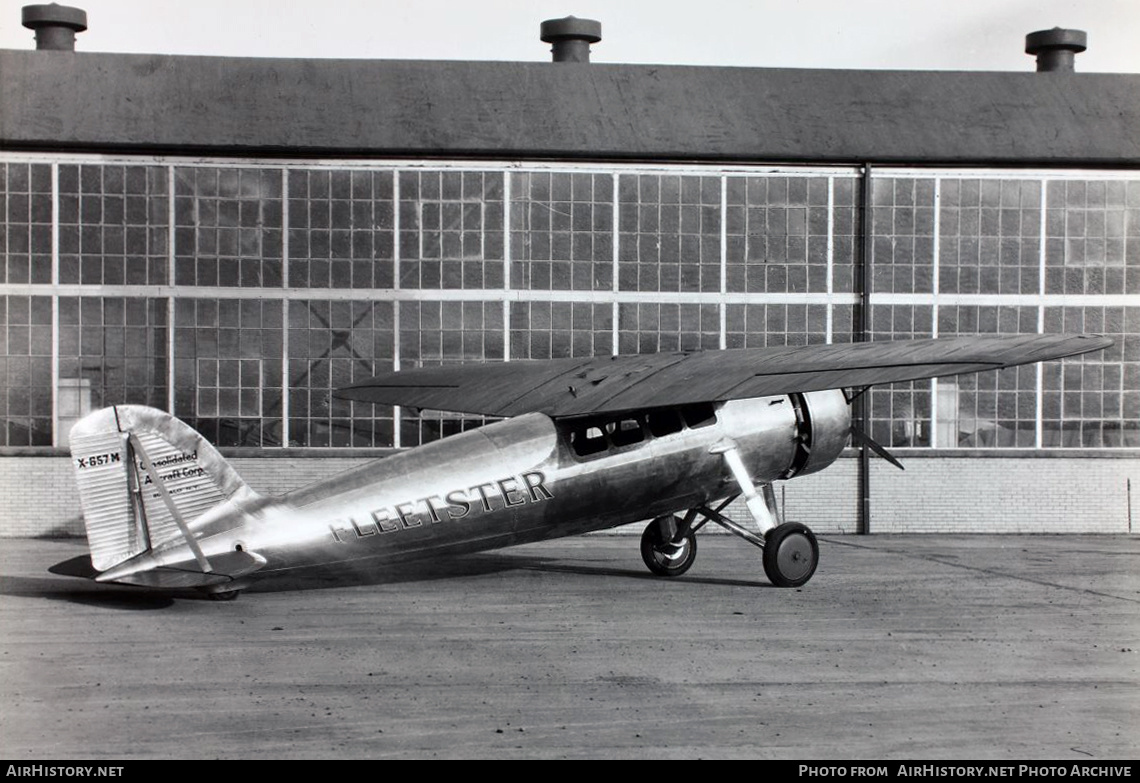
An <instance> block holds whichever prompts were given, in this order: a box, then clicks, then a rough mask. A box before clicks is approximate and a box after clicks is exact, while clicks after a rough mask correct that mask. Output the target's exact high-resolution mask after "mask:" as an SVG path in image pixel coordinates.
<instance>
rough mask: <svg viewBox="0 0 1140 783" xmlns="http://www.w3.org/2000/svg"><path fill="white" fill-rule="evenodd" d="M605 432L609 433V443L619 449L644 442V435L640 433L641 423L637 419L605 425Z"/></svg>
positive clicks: (622, 420)
mask: <svg viewBox="0 0 1140 783" xmlns="http://www.w3.org/2000/svg"><path fill="white" fill-rule="evenodd" d="M606 432H607V433H609V436H610V443H612V444H613V445H614V446H615V447H619V448H620V447H621V446H632V445H633V444H634V443H641V441H643V440H645V433H643V432H642V431H641V422H640V421H638V420H637V419H621V420H619V421H611V422H610V423H609V424H607V425H606Z"/></svg>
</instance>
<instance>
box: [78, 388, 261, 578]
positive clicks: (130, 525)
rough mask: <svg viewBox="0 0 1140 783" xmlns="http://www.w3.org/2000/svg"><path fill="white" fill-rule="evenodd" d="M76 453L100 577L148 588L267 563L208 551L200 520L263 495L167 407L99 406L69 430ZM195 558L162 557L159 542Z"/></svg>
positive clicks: (240, 571) (230, 575)
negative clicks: (168, 561)
mask: <svg viewBox="0 0 1140 783" xmlns="http://www.w3.org/2000/svg"><path fill="white" fill-rule="evenodd" d="M70 440H71V456H72V464H73V467H74V468H75V473H76V481H77V483H78V486H79V498H80V504H81V506H82V509H83V522H84V525H85V526H86V529H87V542H88V546H89V548H90V551H91V563H92V565H93V566H94V568H95V569H96V570H97V571H99V572H101V573H100V574H99V575H98V576H97V577H96V579H97V580H98V581H101V582H103V581H107V582H128V583H131V584H141V585H147V586H152V587H202V586H210V585H216V584H222V583H226V582H229V581H230V580H231V579H233V578H234V577H236V576H240V575H243V574H248V573H251V572H253V571H256V570H257V569H258V568H260V567H261V566H262V565H264V564H265V560H264V559H263V558H261V557H260V556H258V555H256V554H254V553H249V552H229V553H226V554H224V555H221V556H217V555H215V556H213V557H211V558H207V556H206V555H205V553H204V552H203V551H202V548H201V547H200V546H199V543H198V540H197V537H196V529H195V522H196V521H198V520H202V519H204V518H207V517H208V516H211V515H210V514H209V512H210V511H212V510H214V509H217V508H218V506H220V505H221V504H226V503H229V504H236V505H238V506H244V505H247V504H251V503H255V502H256V501H257V499H258V495H257V494H256V493H255V492H253V490H251V489H250V488H249V487H248V486H247V485H246V483H245V482H244V481H242V479H241V478H240V477H239V476H238V475H237V472H236V471H234V469H233V468H232V467H231V466H230V465H229V463H227V462H226V460H225V458H224V457H222V455H221V454H219V453H218V451H217V450H216V449H215V448H214V447H213V446H212V445H210V443H209V442H208V441H207V440H206V439H205V438H203V437H202V436H201V435H199V434H198V433H197V432H195V431H194V430H193V429H192V428H191V427H189V426H188V425H186V424H185V423H183V422H181V421H179V420H178V419H176V418H174V417H173V416H171V415H170V414H168V413H164V412H163V411H160V410H156V409H154V408H148V407H144V406H141V405H116V406H114V407H111V408H104V409H103V410H100V411H96V412H94V413H92V414H90V415H88V416H87V417H85V418H83V419H82V420H80V421H79V422H78V423H76V425H75V427H74V428H73V429H72V431H71V438H70ZM183 544H184V545H185V546H186V547H188V548H189V551H190V553H191V555H192V556H191V557H189V558H188V559H187V562H185V563H178V564H177V566H171V565H163V564H162V563H160V562H159V561H158V560H157V559H156V558H155V556H154V553H155V552H156V550H157V551H162V550H167V549H171V548H174V547H178V546H180V545H183Z"/></svg>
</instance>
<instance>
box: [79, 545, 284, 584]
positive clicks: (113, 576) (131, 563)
mask: <svg viewBox="0 0 1140 783" xmlns="http://www.w3.org/2000/svg"><path fill="white" fill-rule="evenodd" d="M265 562H266V561H265V558H264V557H262V556H261V555H259V554H257V553H255V552H244V551H240V552H226V553H224V554H221V555H211V556H210V566H211V568H212V569H213V570H212V571H210V572H208V573H207V572H204V571H202V569H201V568H199V566H198V563H197V561H196V560H193V559H191V560H187V561H185V562H181V563H160V562H159V561H158V560H156V559H155V556H154V555H152V554H151V553H149V552H148V553H145V554H142V555H139V556H138V557H135V558H133V559H131V560H128V561H127V562H125V563H120V564H119V565H117V566H115V567H114V568H112V569H110V570H109V571H105V572H103V573H101V574H99V575H98V576H97V577H95V581H97V582H113V583H115V584H127V585H139V586H141V587H162V588H170V589H176V588H184V587H209V586H211V585H220V584H225V583H226V582H232V581H234V580H235V579H238V578H239V577H242V576H246V575H247V574H252V573H253V572H254V571H257V570H259V569H260V568H262V567H263V566H264V565H265Z"/></svg>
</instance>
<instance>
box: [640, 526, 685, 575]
mask: <svg viewBox="0 0 1140 783" xmlns="http://www.w3.org/2000/svg"><path fill="white" fill-rule="evenodd" d="M680 524H681V518H680V517H673V525H672V526H670V525H665V526H664V527H673V528H674V529H675V526H678V525H680ZM641 559H642V560H644V561H645V565H646V566H648V567H649V570H650V571H652V572H653V573H655V574H657V575H658V576H680V575H681V574H683V573H685V572H686V571H688V570H689V567H690V566H691V565H692V564H693V561H694V560H696V559H697V534H696V533H694V532H693V531H691V530H690V531H688V532H687V533H685V535H684V536H683V537H682V538H681V542H680V543H676V544H675V543H673V542H672V541H669V540H667V539H666V538H665V533H664V532H663V530H662V525H661V524H659V523H658V520H656V519H655V520H653V521H652V522H650V523H649V525H648V526H647V527H646V528H645V532H644V533H642V534H641Z"/></svg>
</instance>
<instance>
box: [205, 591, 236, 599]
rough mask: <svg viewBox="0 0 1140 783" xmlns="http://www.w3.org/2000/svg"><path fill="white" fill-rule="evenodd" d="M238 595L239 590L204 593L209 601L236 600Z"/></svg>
mask: <svg viewBox="0 0 1140 783" xmlns="http://www.w3.org/2000/svg"><path fill="white" fill-rule="evenodd" d="M239 595H241V590H224V591H222V592H220V593H206V597H207V598H209V599H210V600H211V601H236V600H237V597H238V596H239Z"/></svg>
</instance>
